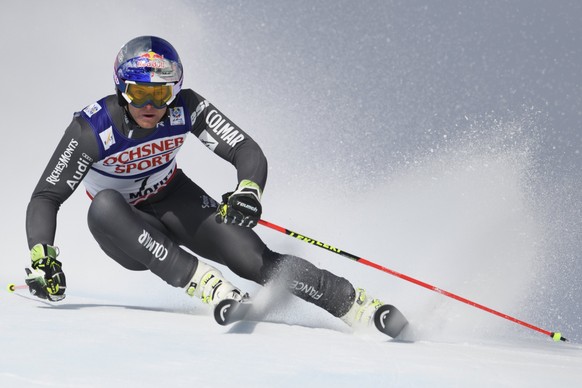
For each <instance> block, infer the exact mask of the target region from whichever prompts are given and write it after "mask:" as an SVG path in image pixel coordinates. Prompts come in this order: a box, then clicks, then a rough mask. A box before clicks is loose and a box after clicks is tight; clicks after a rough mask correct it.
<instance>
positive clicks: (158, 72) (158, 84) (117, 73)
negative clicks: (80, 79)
mask: <svg viewBox="0 0 582 388" xmlns="http://www.w3.org/2000/svg"><path fill="white" fill-rule="evenodd" d="M113 80H114V81H115V85H116V88H117V92H118V95H119V96H120V103H122V104H125V103H129V104H132V105H134V106H136V107H142V106H144V105H146V104H153V105H154V106H155V107H156V108H158V109H161V108H163V107H165V106H167V105H170V104H171V103H172V101H174V99H175V98H176V95H177V94H178V92H180V90H181V88H182V81H183V67H182V62H181V61H180V56H179V55H178V53H177V52H176V49H174V47H173V46H172V45H171V44H170V43H169V42H167V41H166V40H164V39H161V38H158V37H155V36H140V37H137V38H134V39H132V40H130V41H129V42H127V43H126V44H125V45H124V46H123V47H121V49H120V50H119V53H118V54H117V57H116V58H115V63H114V65H113ZM121 97H122V98H121Z"/></svg>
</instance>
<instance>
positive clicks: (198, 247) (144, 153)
mask: <svg viewBox="0 0 582 388" xmlns="http://www.w3.org/2000/svg"><path fill="white" fill-rule="evenodd" d="M188 133H192V134H193V135H194V136H196V137H198V138H199V139H200V140H201V141H202V142H203V143H204V144H205V145H206V146H207V147H208V148H209V149H211V150H212V151H214V152H215V153H216V154H217V155H219V156H220V157H222V158H223V159H225V160H227V161H229V162H230V163H232V164H233V165H234V166H235V167H236V170H237V177H238V181H239V182H240V181H241V180H243V179H249V180H251V181H253V182H256V183H257V184H258V185H259V186H260V187H261V188H264V187H265V183H266V178H267V162H266V159H265V156H264V155H263V152H262V151H261V149H260V147H259V146H258V145H257V143H256V142H255V141H254V140H253V139H252V138H251V137H250V136H249V135H248V134H246V133H245V132H244V131H242V130H241V129H240V128H238V127H237V126H236V125H234V124H233V123H232V122H230V120H229V119H228V118H227V117H226V116H225V115H224V114H222V112H220V111H219V110H218V109H216V108H215V107H214V106H213V105H212V104H210V103H209V102H208V101H206V100H205V99H204V98H203V97H201V96H200V95H198V94H197V93H195V92H194V91H192V90H190V89H184V90H182V91H181V92H180V93H179V94H178V96H177V98H176V101H175V102H174V103H173V104H172V105H171V107H170V108H169V109H168V113H167V114H166V115H165V117H164V118H163V120H162V121H161V122H160V123H159V124H158V126H157V127H156V128H154V129H142V128H140V127H139V126H138V125H137V124H136V123H135V122H134V121H133V120H132V119H131V117H130V116H129V114H128V113H127V109H126V108H124V107H122V106H120V105H119V103H118V98H117V96H116V95H111V96H107V97H105V98H103V99H101V100H99V101H98V102H96V103H94V104H92V105H90V106H88V107H86V108H85V109H84V110H82V111H80V112H77V113H76V114H75V116H74V118H73V121H72V122H71V124H70V125H69V127H68V128H67V129H66V131H65V133H64V135H63V137H62V139H61V141H60V143H59V145H58V146H57V149H56V150H55V152H54V154H53V156H52V157H51V159H50V161H49V163H48V164H47V167H46V169H45V171H44V173H43V175H42V176H41V178H40V180H39V182H38V184H37V186H36V188H35V190H34V192H33V194H32V198H31V200H30V203H29V205H28V209H27V214H26V233H27V237H28V245H29V248H31V247H32V246H34V245H35V244H37V243H46V244H51V245H53V244H54V237H55V231H56V219H57V212H58V210H59V208H60V206H61V204H62V203H63V202H65V200H66V199H67V198H68V197H69V196H70V195H71V194H72V193H73V192H74V191H75V189H76V188H77V187H78V186H79V184H80V182H82V181H83V183H84V184H85V187H86V190H87V193H88V194H89V196H90V197H91V198H92V203H91V206H90V208H89V212H88V224H89V229H90V230H91V233H92V234H93V236H94V237H95V239H96V240H97V242H98V243H99V245H100V246H101V248H102V249H103V251H104V252H105V253H106V254H107V255H108V256H110V257H111V258H113V259H114V260H115V261H117V262H118V263H119V264H121V265H122V266H124V267H125V268H128V269H130V270H148V269H149V270H150V271H152V272H153V273H155V274H156V275H158V276H159V277H160V278H162V279H163V280H165V281H166V282H167V283H169V284H170V285H172V286H175V287H185V286H187V285H188V283H189V281H190V280H191V278H192V276H193V274H194V272H195V270H196V267H197V265H198V259H197V258H196V257H195V256H193V255H192V254H191V253H189V252H187V251H186V250H184V249H182V248H181V246H183V247H187V248H188V249H189V250H190V251H191V252H194V254H196V255H199V256H202V257H205V258H207V259H209V260H212V261H214V262H217V263H220V264H224V265H226V266H227V267H228V268H230V269H231V270H232V271H233V272H234V273H236V274H237V275H239V276H241V277H243V278H245V279H249V280H252V281H254V282H257V283H259V284H262V285H264V284H266V283H268V282H270V281H276V282H277V283H278V284H280V285H284V286H285V287H287V288H288V289H289V290H290V291H291V292H292V293H293V294H295V295H297V296H298V297H300V298H302V299H305V300H307V301H309V302H312V303H314V304H316V305H318V306H320V307H322V308H324V309H325V310H327V311H329V312H330V313H331V314H333V315H334V316H338V317H339V316H342V315H344V314H345V313H347V311H348V310H349V308H350V306H351V304H352V303H353V300H354V298H355V290H354V288H353V287H352V285H351V284H350V283H349V282H348V281H347V280H346V279H344V278H341V277H338V276H335V275H333V274H332V273H330V272H328V271H325V270H322V269H319V268H317V267H315V266H314V265H312V264H311V263H309V262H307V261H305V260H303V259H301V258H298V257H295V256H290V255H281V254H279V253H275V252H273V251H271V250H270V249H269V248H267V246H266V245H265V244H264V243H263V242H262V240H261V239H260V238H259V237H258V236H257V234H256V233H255V232H254V231H253V230H252V229H249V228H243V227H238V226H234V225H225V224H219V223H217V222H216V221H215V219H214V215H215V212H216V206H217V203H216V201H215V200H213V199H212V198H211V197H210V196H209V195H207V194H206V193H205V192H204V190H203V189H201V188H200V187H199V186H198V185H196V184H195V183H194V182H192V181H191V180H190V179H189V178H188V177H187V176H186V175H185V174H184V173H183V172H182V171H181V170H180V169H178V168H177V167H176V162H175V154H176V153H177V151H178V150H179V148H180V146H181V145H182V144H183V141H184V138H185V137H186V136H187V134H188Z"/></svg>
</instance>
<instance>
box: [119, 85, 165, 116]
mask: <svg viewBox="0 0 582 388" xmlns="http://www.w3.org/2000/svg"><path fill="white" fill-rule="evenodd" d="M123 97H124V98H125V99H126V100H127V102H129V103H130V104H131V105H133V106H134V107H136V108H142V107H144V106H146V105H148V104H151V105H153V106H154V107H155V108H156V109H162V108H165V107H166V106H167V105H168V104H169V103H170V102H171V101H172V100H173V99H174V84H173V83H168V84H154V85H152V84H138V83H136V82H134V81H125V92H124V93H123Z"/></svg>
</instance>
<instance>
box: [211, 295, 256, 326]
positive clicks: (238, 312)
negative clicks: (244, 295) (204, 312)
mask: <svg viewBox="0 0 582 388" xmlns="http://www.w3.org/2000/svg"><path fill="white" fill-rule="evenodd" d="M250 308H251V303H250V302H249V301H242V302H241V301H238V300H235V299H225V300H223V301H221V302H220V303H218V304H217V305H216V306H215V307H214V319H215V320H216V322H217V323H218V324H219V325H222V326H226V325H229V324H231V323H233V322H236V321H240V320H242V319H243V318H244V317H245V316H246V314H247V312H248V311H249V309H250Z"/></svg>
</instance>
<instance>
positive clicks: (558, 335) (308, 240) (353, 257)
mask: <svg viewBox="0 0 582 388" xmlns="http://www.w3.org/2000/svg"><path fill="white" fill-rule="evenodd" d="M259 224H261V225H263V226H266V227H268V228H271V229H273V230H276V231H277V232H281V233H284V234H286V235H288V236H291V237H295V238H296V239H298V240H301V241H304V242H306V243H308V244H312V245H315V246H318V247H320V248H322V249H325V250H328V251H330V252H333V253H336V254H338V255H340V256H343V257H346V258H348V259H351V260H354V261H357V262H358V263H361V264H364V265H367V266H369V267H372V268H376V269H377V270H380V271H382V272H386V273H388V274H390V275H393V276H396V277H399V278H400V279H404V280H406V281H408V282H411V283H414V284H416V285H418V286H421V287H424V288H426V289H428V290H431V291H434V292H437V293H439V294H442V295H444V296H448V297H449V298H452V299H455V300H458V301H459V302H463V303H465V304H468V305H469V306H473V307H476V308H478V309H481V310H483V311H487V312H488V313H491V314H494V315H497V316H499V317H501V318H505V319H507V320H509V321H511V322H514V323H517V324H519V325H522V326H524V327H527V328H529V329H532V330H535V331H537V332H540V333H542V334H545V335H547V336H549V337H551V338H552V339H553V340H554V341H567V339H566V338H565V337H562V334H561V333H559V332H552V331H548V330H544V329H542V328H539V327H537V326H534V325H532V324H530V323H527V322H524V321H521V320H519V319H517V318H514V317H512V316H509V315H507V314H503V313H501V312H499V311H496V310H493V309H491V308H489V307H487V306H484V305H482V304H479V303H476V302H473V301H471V300H469V299H466V298H463V297H462V296H459V295H456V294H453V293H452V292H449V291H445V290H443V289H441V288H438V287H435V286H433V285H430V284H428V283H425V282H423V281H420V280H418V279H415V278H413V277H410V276H408V275H405V274H402V273H399V272H396V271H394V270H392V269H390V268H386V267H383V266H381V265H379V264H376V263H374V262H371V261H369V260H366V259H364V258H362V257H358V256H356V255H353V254H351V253H349V252H346V251H344V250H341V249H338V248H335V247H333V246H331V245H329V244H326V243H323V242H320V241H317V240H315V239H312V238H311V237H307V236H305V235H302V234H299V233H296V232H293V231H291V230H289V229H286V228H283V227H281V226H278V225H275V224H273V223H271V222H268V221H265V220H259Z"/></svg>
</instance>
